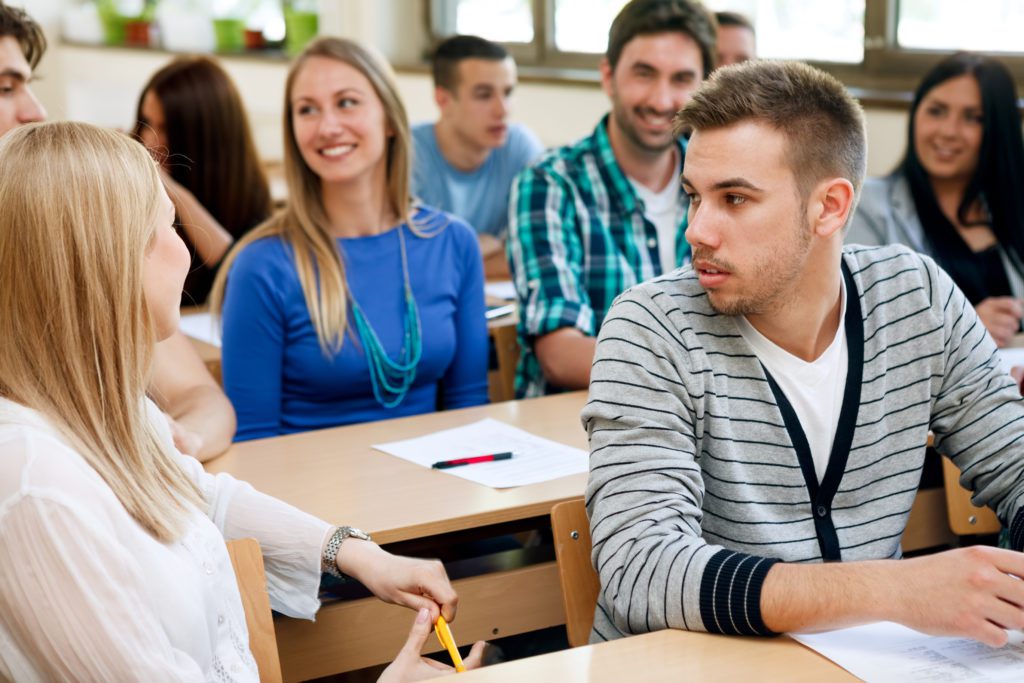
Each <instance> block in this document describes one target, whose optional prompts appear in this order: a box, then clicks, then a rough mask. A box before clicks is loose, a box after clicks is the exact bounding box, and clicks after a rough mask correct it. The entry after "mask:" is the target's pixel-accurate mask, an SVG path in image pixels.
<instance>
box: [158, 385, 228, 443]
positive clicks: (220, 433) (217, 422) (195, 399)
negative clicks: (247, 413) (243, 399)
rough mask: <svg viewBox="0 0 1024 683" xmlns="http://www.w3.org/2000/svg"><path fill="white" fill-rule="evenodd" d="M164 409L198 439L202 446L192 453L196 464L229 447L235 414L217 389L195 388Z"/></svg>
mask: <svg viewBox="0 0 1024 683" xmlns="http://www.w3.org/2000/svg"><path fill="white" fill-rule="evenodd" d="M168 408H169V411H168V412H169V414H170V416H171V417H172V418H174V420H175V421H176V422H177V423H178V424H179V425H181V426H182V427H183V428H185V429H187V430H188V431H190V432H192V433H193V434H196V435H197V436H199V438H200V439H201V441H202V446H201V447H200V448H199V451H198V452H197V453H195V457H196V459H198V460H199V461H200V462H205V461H206V460H209V459H210V458H212V457H214V456H216V455H220V454H221V453H223V452H224V451H226V450H227V449H228V446H230V445H231V438H232V437H233V436H234V435H235V411H234V409H233V408H232V406H231V403H230V401H228V399H227V397H226V396H225V395H224V393H223V392H221V391H220V390H219V389H218V388H217V387H208V386H199V387H195V388H194V389H191V390H189V391H188V392H187V394H185V395H183V396H182V397H181V399H180V400H179V401H178V402H177V403H176V404H175V405H173V406H168Z"/></svg>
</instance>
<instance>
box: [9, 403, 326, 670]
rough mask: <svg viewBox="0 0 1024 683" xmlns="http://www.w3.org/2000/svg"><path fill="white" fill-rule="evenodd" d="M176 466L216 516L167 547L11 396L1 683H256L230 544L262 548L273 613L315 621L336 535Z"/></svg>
mask: <svg viewBox="0 0 1024 683" xmlns="http://www.w3.org/2000/svg"><path fill="white" fill-rule="evenodd" d="M147 409H148V410H149V412H150V415H151V419H152V420H153V423H154V425H155V426H156V429H157V431H158V432H159V434H160V436H161V438H163V439H164V440H166V441H167V442H168V443H170V441H171V434H170V430H169V428H168V425H167V422H166V419H165V418H164V417H163V416H162V414H161V413H160V412H159V410H158V409H157V408H156V406H155V405H153V404H152V402H149V401H148V400H147ZM175 452H177V451H175ZM179 461H180V463H181V466H182V468H184V470H185V472H186V473H187V474H188V476H189V477H190V478H191V479H192V480H193V481H195V482H196V484H197V485H198V486H199V488H200V490H201V492H202V495H203V498H204V499H205V501H206V503H207V506H206V508H205V509H203V510H195V512H194V514H193V515H192V516H191V518H190V519H189V520H188V524H187V527H186V529H185V532H184V534H183V535H182V537H181V538H180V539H179V540H177V541H175V542H173V543H169V544H166V545H165V544H163V543H160V542H158V541H157V540H155V539H154V538H153V537H152V536H151V535H150V534H149V533H147V532H146V531H145V530H144V529H143V528H142V527H141V526H140V525H139V524H138V523H137V522H136V521H135V520H134V519H133V518H132V517H131V516H130V515H129V514H128V512H127V510H125V508H124V506H122V505H121V503H120V501H118V499H117V497H116V496H115V495H114V493H113V491H112V490H111V489H110V487H109V486H107V484H106V483H105V482H104V481H103V479H102V478H101V477H100V476H99V475H98V474H97V473H96V471H95V470H93V469H92V468H91V467H89V465H88V464H86V462H85V460H83V459H82V457H81V456H80V455H79V453H77V452H76V451H75V450H74V449H73V448H72V447H71V446H70V445H69V444H68V443H67V442H66V441H64V440H63V439H62V437H61V436H60V434H59V433H58V432H57V431H56V430H55V429H54V428H53V427H52V426H51V425H50V424H48V422H47V421H46V419H45V418H44V417H43V416H41V415H40V414H39V413H38V412H36V411H34V410H31V409H29V408H26V407H24V406H22V405H20V404H17V403H14V402H12V401H9V400H6V399H2V398H0V679H2V680H15V681H53V680H94V681H128V680H132V681H256V680H258V678H259V674H258V673H257V670H256V665H255V662H254V661H253V659H252V656H251V654H250V652H249V638H248V632H247V630H246V625H245V614H244V612H243V608H242V603H241V598H240V597H239V593H238V586H237V583H236V580H235V575H234V572H233V570H232V567H231V560H230V558H229V557H228V553H227V549H226V547H225V545H224V540H225V539H234V538H244V537H254V538H256V539H257V540H258V541H259V543H260V547H261V549H262V552H263V558H264V562H265V565H266V572H267V587H268V590H269V593H270V602H271V605H272V607H273V608H274V609H275V610H278V611H279V612H283V613H284V614H287V615H289V616H293V617H301V618H306V619H312V617H313V615H314V613H315V612H316V611H317V609H318V608H319V606H320V602H319V600H318V597H317V591H318V589H319V584H320V552H321V548H322V544H323V541H324V539H325V537H326V535H327V533H328V531H329V530H330V528H331V527H330V525H328V524H327V523H326V522H323V521H320V520H319V519H316V518H315V517H312V516H311V515H308V514H306V513H304V512H301V511H300V510H298V509H296V508H294V507H292V506H290V505H287V504H285V503H282V502H281V501H278V500H276V499H274V498H271V497H269V496H266V495H264V494H262V493H259V492H257V491H255V490H254V489H253V488H252V487H251V486H249V485H248V484H246V483H244V482H241V481H238V480H236V479H234V478H232V477H230V476H229V475H226V474H218V475H213V474H208V473H206V472H205V471H203V468H202V466H201V465H200V464H199V462H197V461H196V460H195V459H193V458H189V457H186V456H179Z"/></svg>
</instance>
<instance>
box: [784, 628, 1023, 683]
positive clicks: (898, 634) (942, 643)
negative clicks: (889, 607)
mask: <svg viewBox="0 0 1024 683" xmlns="http://www.w3.org/2000/svg"><path fill="white" fill-rule="evenodd" d="M791 635H792V636H793V638H795V639H796V640H798V641H800V642H801V643H803V644H804V645H806V646H808V647H809V648H811V649H812V650H815V651H817V652H818V653H819V654H821V655H824V656H825V657H828V658H829V659H831V660H832V661H833V662H835V663H836V664H838V665H839V666H841V667H843V668H844V669H846V670H847V671H849V672H850V673H851V674H853V675H854V676H857V677H858V678H861V679H863V680H865V681H870V682H871V683H874V682H875V681H898V683H913V682H914V681H984V682H985V683H990V682H992V683H994V682H995V681H1021V680H1024V633H1020V632H1019V631H1017V632H1014V631H1011V632H1010V642H1009V643H1008V644H1007V645H1006V646H1005V647H1002V648H998V649H997V648H992V647H989V646H987V645H982V644H981V643H978V642H975V641H973V640H968V639H966V638H938V637H935V636H927V635H924V634H923V633H918V632H917V631H914V630H913V629H909V628H907V627H906V626H901V625H899V624H894V623H892V622H889V621H883V622H880V623H877V624H867V625H864V626H854V627H853V628H844V629H839V630H836V631H828V632H826V633H814V634H803V633H794V634H791Z"/></svg>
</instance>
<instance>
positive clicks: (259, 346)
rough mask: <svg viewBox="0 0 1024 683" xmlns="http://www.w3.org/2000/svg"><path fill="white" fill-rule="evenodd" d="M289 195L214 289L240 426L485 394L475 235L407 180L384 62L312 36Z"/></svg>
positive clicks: (354, 417) (290, 423)
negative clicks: (414, 192)
mask: <svg viewBox="0 0 1024 683" xmlns="http://www.w3.org/2000/svg"><path fill="white" fill-rule="evenodd" d="M284 119H285V120H284V124H285V172H286V178H287V182H288V193H289V197H290V201H289V203H288V205H287V206H286V207H285V208H284V209H283V210H282V211H281V212H280V213H278V214H277V215H276V216H274V217H273V218H272V219H271V220H269V221H268V222H267V223H265V224H263V225H261V226H260V227H258V228H257V229H256V230H254V231H253V232H252V233H250V234H249V235H248V236H247V237H246V238H244V239H243V240H241V241H240V242H239V244H238V247H237V248H236V250H235V251H234V252H233V253H232V254H231V256H230V257H229V259H228V262H227V264H226V267H225V268H222V269H221V271H220V274H219V276H218V281H217V283H216V284H215V286H214V291H213V295H212V301H213V307H214V310H218V311H221V312H222V316H223V327H224V330H223V336H224V346H223V371H224V388H225V389H226V391H227V393H228V396H229V397H230V398H231V400H232V402H233V403H234V405H235V409H236V411H237V413H238V426H239V429H238V436H237V439H238V440H245V439H252V438H258V437H263V436H272V435H276V434H287V433H292V432H299V431H305V430H309V429H319V428H323V427H331V426H335V425H341V424H349V423H354V422H364V421H369V420H379V419H384V418H390V417H400V416H404V415H414V414H419V413H425V412H429V411H432V410H434V409H436V408H437V407H438V406H439V405H440V406H443V407H446V408H456V407H463V406H470V405H476V404H480V403H484V402H485V401H486V400H487V356H486V353H487V329H486V324H485V320H484V300H483V273H482V265H481V260H480V249H479V246H478V245H477V240H476V237H475V235H474V234H473V231H472V229H471V228H469V227H468V226H467V225H466V224H465V223H463V222H461V221H459V220H458V219H456V218H454V217H452V216H449V215H448V214H445V213H442V212H440V211H438V210H437V209H433V208H430V207H426V206H421V205H417V204H414V203H413V202H412V200H411V199H410V194H409V164H410V141H409V125H408V121H407V118H406V114H405V108H404V106H403V105H402V103H401V100H400V99H399V97H398V94H397V90H396V88H395V86H394V82H393V79H392V77H391V75H390V71H389V69H388V67H387V65H386V64H384V63H382V62H381V61H380V60H379V59H378V58H377V57H375V56H374V55H373V54H371V53H370V52H368V51H367V50H366V49H364V48H362V47H361V46H359V45H358V44H356V43H353V42H351V41H347V40H342V39H337V38H323V39H320V40H318V41H316V42H314V43H313V44H312V45H310V46H309V47H308V48H307V49H306V50H305V51H304V52H303V53H302V55H300V56H299V58H298V59H297V60H296V62H295V64H294V65H293V66H292V68H291V71H290V72H289V75H288V82H287V86H286V93H285V114H284Z"/></svg>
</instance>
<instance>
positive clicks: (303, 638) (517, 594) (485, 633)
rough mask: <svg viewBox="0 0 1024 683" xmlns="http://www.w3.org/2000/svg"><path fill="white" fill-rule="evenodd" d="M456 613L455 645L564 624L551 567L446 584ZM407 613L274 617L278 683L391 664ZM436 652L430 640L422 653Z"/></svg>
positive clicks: (360, 607)
mask: <svg viewBox="0 0 1024 683" xmlns="http://www.w3.org/2000/svg"><path fill="white" fill-rule="evenodd" d="M453 585H454V586H455V590H456V591H458V593H459V612H458V615H457V618H456V620H455V621H454V622H453V624H452V631H454V633H455V637H456V638H457V640H458V643H459V645H468V644H470V643H473V642H474V641H477V640H489V639H493V638H501V637H504V636H512V635H516V634H519V633H526V632H528V631H535V630H537V629H542V628H549V627H551V626H558V625H559V624H563V623H565V615H564V614H563V613H562V597H561V594H562V588H561V585H560V584H559V579H558V568H557V567H556V565H555V563H554V562H545V563H543V564H537V565H531V566H529V567H524V568H522V569H513V570H510V571H505V572H496V573H493V574H485V575H483V576H474V577H472V578H468V579H462V580H459V581H455V582H453ZM413 617H414V614H413V613H412V611H410V610H407V609H405V608H403V607H396V606H394V605H386V604H384V603H383V602H381V601H380V600H377V599H376V598H367V599H363V600H351V601H346V602H334V603H330V604H327V605H324V607H323V608H321V610H320V612H319V613H318V614H317V617H316V622H313V623H311V622H308V621H303V620H299V619H289V618H286V617H279V618H278V619H277V620H276V621H275V624H274V625H275V629H276V631H277V648H278V652H279V653H280V656H281V671H282V673H283V676H284V680H285V681H286V682H288V683H290V682H292V681H304V680H308V679H310V678H319V677H321V676H328V675H330V674H335V673H341V672H344V671H351V670H353V669H362V668H364V667H367V666H373V665H374V664H381V663H384V662H389V661H391V660H392V659H393V658H394V656H395V655H396V654H397V653H398V651H399V650H400V649H401V647H402V645H403V643H405V639H406V637H407V636H408V634H409V628H410V626H412V620H413ZM439 649H440V646H439V645H438V644H437V642H436V640H434V639H430V640H429V641H428V645H427V648H426V650H425V651H426V652H434V651H437V650H439Z"/></svg>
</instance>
